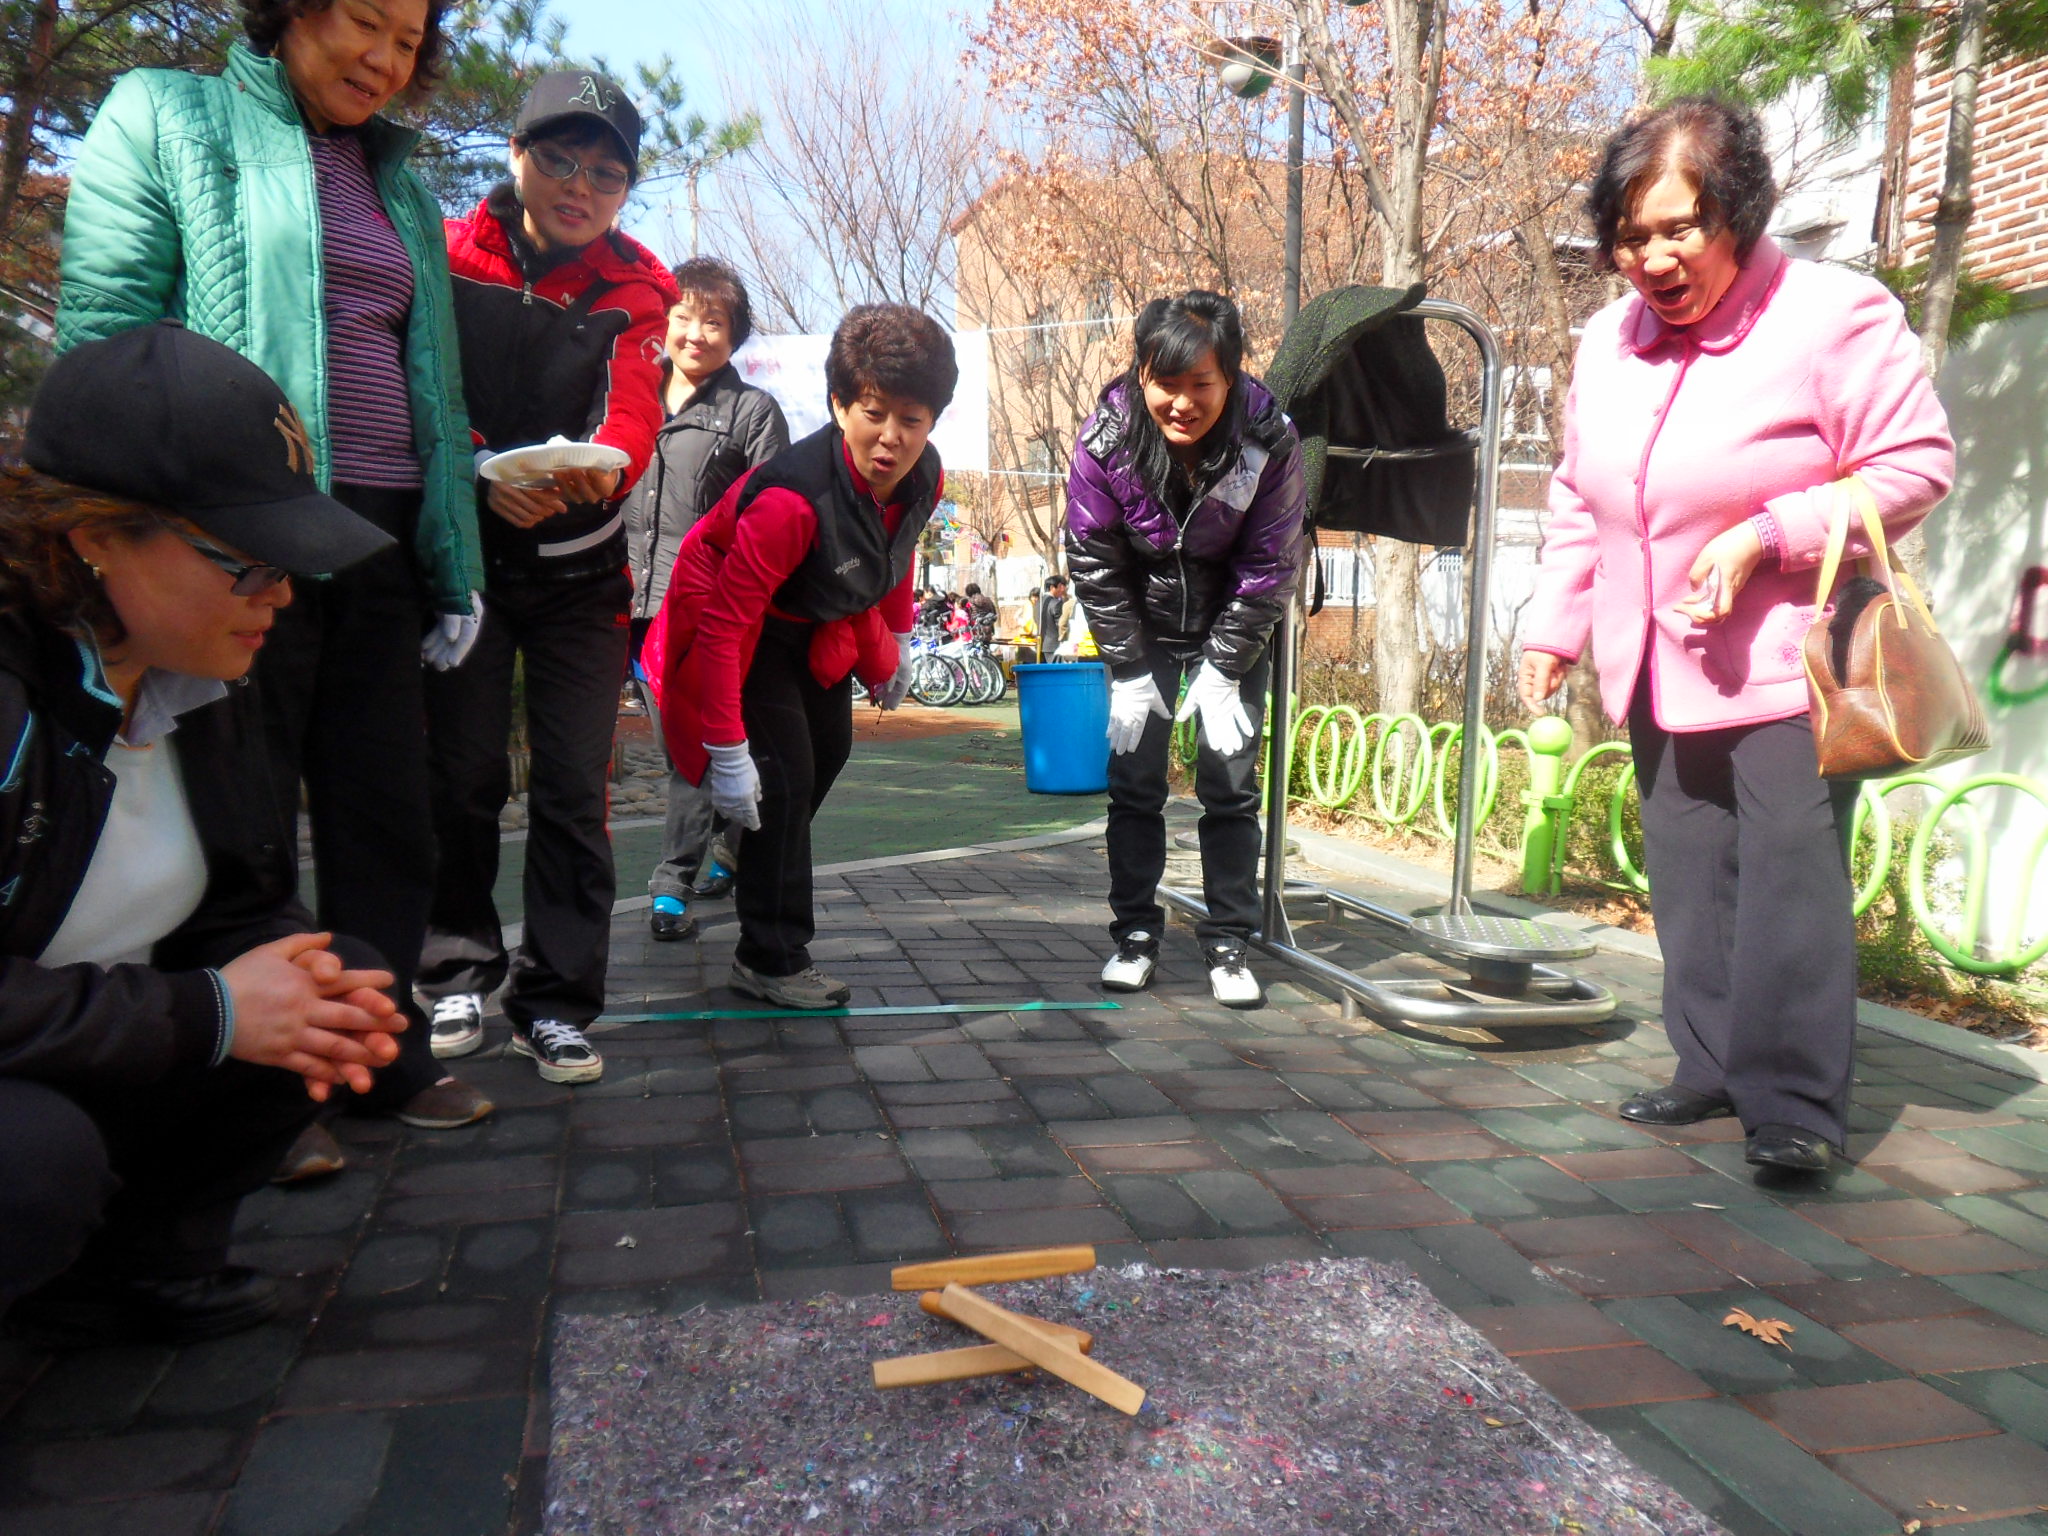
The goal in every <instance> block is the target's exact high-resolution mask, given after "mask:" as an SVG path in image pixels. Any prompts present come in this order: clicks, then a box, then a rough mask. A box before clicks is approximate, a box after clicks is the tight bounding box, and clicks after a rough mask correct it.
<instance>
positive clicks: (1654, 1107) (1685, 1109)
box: [1621, 1083, 1735, 1125]
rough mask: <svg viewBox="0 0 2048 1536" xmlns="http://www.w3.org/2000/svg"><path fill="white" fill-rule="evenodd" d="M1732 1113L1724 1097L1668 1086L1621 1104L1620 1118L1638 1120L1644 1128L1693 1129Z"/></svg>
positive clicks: (1733, 1107) (1731, 1107) (1727, 1100)
mask: <svg viewBox="0 0 2048 1536" xmlns="http://www.w3.org/2000/svg"><path fill="white" fill-rule="evenodd" d="M1734 1113H1735V1105H1734V1104H1733V1103H1732V1102H1730V1100H1729V1098H1728V1096H1727V1095H1726V1094H1721V1093H1701V1092H1700V1091H1699V1090H1698V1089H1696V1088H1681V1087H1679V1086H1678V1084H1676V1083H1672V1084H1671V1085H1670V1086H1669V1087H1665V1088H1652V1089H1651V1090H1650V1091H1649V1092H1647V1093H1639V1094H1637V1095H1636V1096H1635V1097H1634V1098H1632V1099H1626V1100H1624V1101H1623V1102H1622V1106H1621V1118H1622V1119H1624V1120H1638V1121H1641V1122H1642V1123H1643V1124H1644V1125H1695V1124H1697V1123H1698V1122H1700V1121H1702V1120H1718V1119H1720V1118H1721V1117H1722V1116H1723V1115H1732V1114H1734Z"/></svg>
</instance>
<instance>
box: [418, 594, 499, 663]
mask: <svg viewBox="0 0 2048 1536" xmlns="http://www.w3.org/2000/svg"><path fill="white" fill-rule="evenodd" d="M483 624H484V600H483V594H481V593H479V592H472V593H470V594H469V612H467V613H444V614H442V615H441V616H440V617H439V618H438V619H436V620H435V621H434V627H433V628H432V629H430V630H428V631H427V634H426V638H425V639H423V640H421V641H420V660H421V661H424V662H425V663H426V664H427V665H428V666H430V667H432V668H433V669H434V670H435V671H436V672H448V671H452V670H453V669H454V668H456V667H459V666H461V665H462V660H463V658H464V657H465V656H467V655H468V654H469V650H470V647H471V646H473V645H475V644H476V635H477V631H478V630H480V629H482V628H483Z"/></svg>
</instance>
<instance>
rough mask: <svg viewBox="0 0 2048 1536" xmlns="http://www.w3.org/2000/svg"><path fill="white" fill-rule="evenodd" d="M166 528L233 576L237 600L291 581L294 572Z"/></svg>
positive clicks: (180, 529) (167, 524)
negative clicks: (238, 558) (258, 561)
mask: <svg viewBox="0 0 2048 1536" xmlns="http://www.w3.org/2000/svg"><path fill="white" fill-rule="evenodd" d="M164 528H165V529H166V530H167V531H169V532H170V533H173V534H175V535H177V537H178V538H180V539H182V540H184V542H185V543H187V544H189V545H191V546H192V547H193V548H194V549H196V550H198V551H199V553H200V554H201V555H203V556H205V557H206V559H207V560H208V561H209V562H210V563H211V564H214V565H217V566H219V567H220V568H221V569H222V570H224V571H226V572H227V573H228V574H229V575H230V576H232V577H234V582H233V584H232V585H231V586H229V588H228V590H229V591H230V592H232V593H234V595H235V596H236V597H255V596H256V595H257V594H259V593H262V592H268V591H269V590H270V589H271V588H272V587H275V586H281V585H282V584H283V583H285V582H287V581H290V580H291V579H292V573H291V572H290V571H288V570H286V569H285V568H284V567H283V566H281V565H259V564H257V563H255V562H254V561H249V560H237V559H236V558H235V557H234V556H233V555H231V554H229V553H228V552H227V551H226V550H224V549H222V548H221V547H220V546H219V545H218V544H209V543H207V541H206V540H204V539H202V538H201V537H199V535H198V534H196V533H187V532H186V531H185V530H184V529H182V528H179V527H176V526H174V525H173V524H170V523H165V524H164Z"/></svg>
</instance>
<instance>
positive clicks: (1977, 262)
mask: <svg viewBox="0 0 2048 1536" xmlns="http://www.w3.org/2000/svg"><path fill="white" fill-rule="evenodd" d="M1948 90H1949V72H1948V71H1947V70H1945V69H1933V68H1930V67H1928V66H1927V60H1926V58H1925V56H1924V55H1923V58H1922V69H1921V72H1920V73H1919V75H1918V77H1917V79H1916V80H1915V82H1914V87H1913V111H1912V118H1911V128H1910V130H1909V134H1910V136H1909V139H1908V143H1907V155H1906V185H1905V199H1904V202H1905V206H1904V210H1903V212H1904V222H1903V226H1902V229H1901V234H1902V236H1903V240H1904V254H1905V257H1906V259H1907V260H1908V261H1924V260H1926V259H1927V256H1928V252H1929V249H1930V248H1931V246H1932V245H1933V242H1934V225H1933V218H1934V206H1935V199H1936V198H1937V197H1938V196H1939V194H1940V191H1941V170H1942V156H1943V148H1944V145H1943V136H1944V135H1945V134H1946V133H1947V131H1948ZM1976 148H1977V153H1976V170H1975V175H1974V177H1973V183H1974V185H1973V188H1972V190H1973V192H1974V194H1975V197H1976V204H1977V210H1976V215H1975V217H1973V218H1972V219H1971V221H1970V230H1969V236H1968V239H1967V242H1966V243H1965V245H1964V248H1963V264H1964V266H1965V267H1967V268H1968V269H1969V270H1970V271H1971V272H1972V273H1974V274H1975V275H1976V276H1978V277H1981V278H1986V279H1989V280H1991V281H1994V282H1998V283H2002V284H2004V285H2005V286H2007V287H2009V288H2037V287H2042V286H2048V62H2044V61H2043V60H2040V59H2028V60H2020V61H2016V62H2009V63H2005V64H2001V65H1997V66H1994V67H1993V68H1991V69H1988V70H1986V71H1985V73H1984V78H1983V80H1982V82H1981V83H1980V85H1979V86H1978V95H1977V146H1976Z"/></svg>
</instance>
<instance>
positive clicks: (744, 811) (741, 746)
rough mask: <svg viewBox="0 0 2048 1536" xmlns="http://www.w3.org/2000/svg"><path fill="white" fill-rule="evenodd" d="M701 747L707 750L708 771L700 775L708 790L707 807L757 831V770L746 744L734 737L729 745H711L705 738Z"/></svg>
mask: <svg viewBox="0 0 2048 1536" xmlns="http://www.w3.org/2000/svg"><path fill="white" fill-rule="evenodd" d="M704 750H705V751H706V752H708V753H710V754H711V771H710V772H709V773H707V774H706V775H705V777H704V783H705V785H706V787H708V788H709V789H710V791H711V809H712V810H714V811H716V812H717V813H718V814H719V815H721V816H723V817H725V818H726V820H728V821H735V822H738V823H739V824H740V825H741V826H743V827H750V828H752V829H753V830H754V831H756V832H758V831H760V830H761V807H760V805H759V803H758V802H759V801H760V799H761V770H760V769H758V768H756V767H755V766H754V755H753V753H751V752H749V751H748V750H747V744H746V743H745V742H744V741H736V742H734V743H733V744H732V745H731V746H729V747H714V746H712V745H711V743H710V742H708V741H707V742H706V743H705V744H704Z"/></svg>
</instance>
